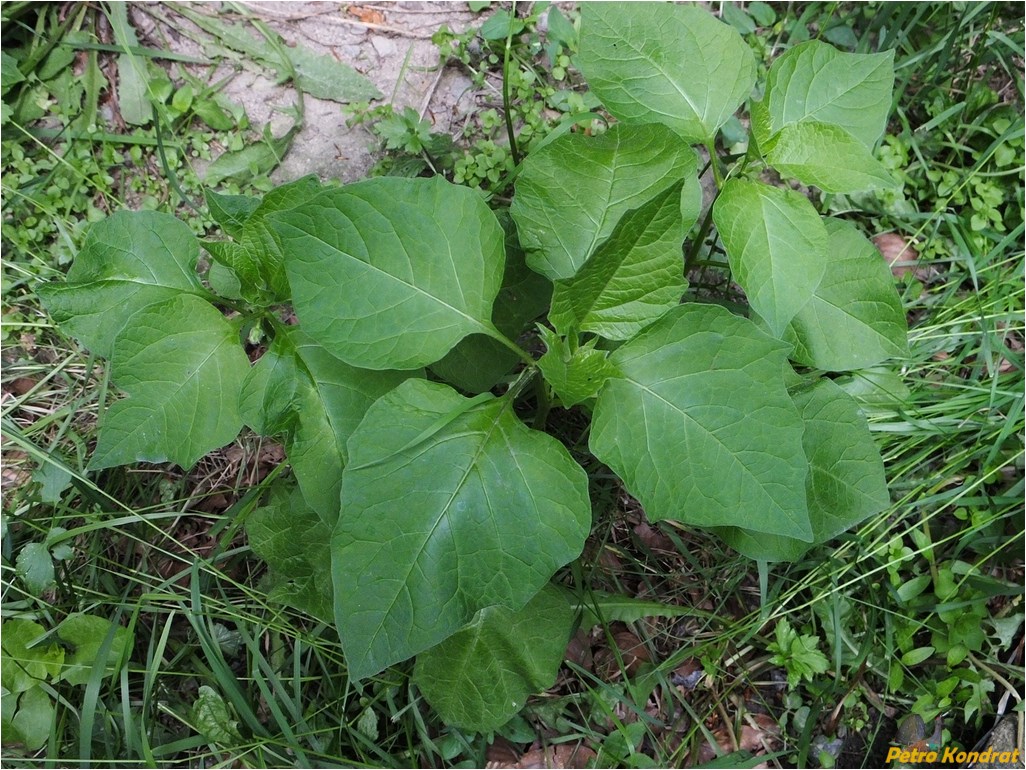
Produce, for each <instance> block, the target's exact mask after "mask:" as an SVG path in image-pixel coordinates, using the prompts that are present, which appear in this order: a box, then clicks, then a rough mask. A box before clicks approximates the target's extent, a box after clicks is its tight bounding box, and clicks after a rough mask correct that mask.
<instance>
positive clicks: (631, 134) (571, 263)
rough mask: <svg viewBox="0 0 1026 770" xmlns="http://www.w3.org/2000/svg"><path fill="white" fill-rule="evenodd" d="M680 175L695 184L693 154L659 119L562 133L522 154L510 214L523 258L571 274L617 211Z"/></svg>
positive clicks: (545, 270)
mask: <svg viewBox="0 0 1026 770" xmlns="http://www.w3.org/2000/svg"><path fill="white" fill-rule="evenodd" d="M681 179H687V180H688V184H689V186H690V185H692V184H697V179H698V160H697V157H696V156H695V153H694V151H693V150H692V149H691V148H690V147H688V146H687V145H685V144H684V143H683V142H682V141H681V140H680V137H678V136H676V135H675V134H674V133H673V132H672V131H670V130H669V129H667V128H664V127H663V126H660V125H657V124H650V125H643V126H625V125H616V126H613V127H612V128H610V129H609V130H608V131H606V132H605V133H603V134H599V135H598V136H585V135H584V134H564V135H563V136H561V137H559V138H558V139H556V140H555V141H553V142H551V143H550V144H548V145H546V146H545V147H544V148H542V149H541V150H539V151H538V152H533V153H531V154H530V155H528V156H527V158H526V159H525V160H524V165H523V170H522V171H521V173H520V175H519V176H518V177H517V181H516V185H515V186H516V194H515V195H514V197H513V204H512V206H511V207H510V214H511V215H512V217H513V219H514V221H515V222H516V223H517V231H518V232H519V234H520V243H521V244H522V245H523V247H524V250H525V251H526V252H527V264H528V265H530V266H531V268H532V269H534V270H536V271H537V272H539V273H541V274H542V275H544V276H546V277H548V278H550V279H552V280H557V279H561V278H562V279H565V278H572V277H573V276H574V275H575V274H576V273H577V271H578V270H579V269H580V268H581V265H583V264H584V263H585V262H586V261H587V259H588V257H590V256H591V254H592V253H593V252H594V251H595V248H596V247H597V246H598V245H599V244H600V243H602V242H603V241H604V240H606V238H608V237H609V236H610V235H611V234H612V232H613V229H614V228H615V227H616V224H617V222H619V221H620V218H621V217H622V216H623V215H624V214H626V213H627V212H628V211H630V210H631V209H636V208H639V207H641V206H642V205H643V204H645V203H646V202H647V201H649V200H650V199H651V198H653V197H655V196H656V195H658V194H659V193H660V192H661V191H663V190H665V189H666V188H667V187H669V186H670V185H672V184H674V183H675V182H677V181H679V180H681ZM692 180H694V181H692ZM689 226H690V225H689Z"/></svg>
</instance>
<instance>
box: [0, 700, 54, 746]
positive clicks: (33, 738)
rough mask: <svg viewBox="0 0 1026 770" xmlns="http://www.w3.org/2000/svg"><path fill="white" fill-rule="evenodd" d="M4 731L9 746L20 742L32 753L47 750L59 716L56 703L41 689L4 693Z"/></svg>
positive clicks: (1, 722)
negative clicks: (47, 744) (42, 749)
mask: <svg viewBox="0 0 1026 770" xmlns="http://www.w3.org/2000/svg"><path fill="white" fill-rule="evenodd" d="M2 698H3V701H2V705H0V711H2V718H0V732H2V733H3V740H4V745H5V746H10V745H12V744H16V743H20V744H22V745H24V746H25V748H26V749H29V750H30V751H36V750H37V749H40V748H42V747H43V744H45V743H46V741H47V739H48V738H49V737H50V730H51V729H52V728H53V726H54V720H55V718H56V713H55V711H54V707H53V701H52V700H50V696H49V695H47V694H46V691H45V690H43V688H41V687H33V688H31V689H29V690H26V691H25V692H22V693H18V694H15V693H10V692H4V693H3V696H2Z"/></svg>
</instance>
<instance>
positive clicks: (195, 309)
mask: <svg viewBox="0 0 1026 770" xmlns="http://www.w3.org/2000/svg"><path fill="white" fill-rule="evenodd" d="M248 371H249V360H248V359H247V358H246V354H245V352H243V350H242V346H241V345H239V333H238V330H237V329H236V328H235V327H234V326H232V325H231V324H230V323H228V321H227V320H226V319H225V317H224V316H223V315H221V313H220V312H219V311H218V310H217V309H215V308H214V307H213V306H212V305H210V304H208V303H207V302H205V301H204V300H202V299H199V298H198V297H194V296H191V295H188V294H184V295H182V296H179V297H177V298H175V299H170V300H166V301H164V302H160V303H157V304H154V305H149V306H147V307H145V308H143V309H142V310H140V311H138V312H137V313H136V314H135V315H133V316H132V321H131V324H130V325H129V326H128V327H126V328H125V329H124V330H123V331H122V332H121V333H120V334H119V335H118V336H117V338H116V339H115V340H114V350H113V354H112V357H111V376H112V379H113V380H114V382H115V383H117V384H118V385H119V387H121V388H122V389H123V390H124V391H125V393H126V394H127V397H126V398H123V399H121V400H119V401H116V402H115V403H114V404H112V405H111V406H110V407H109V408H108V409H107V412H106V413H105V414H104V415H103V417H102V418H101V420H100V431H99V433H100V439H99V443H98V444H97V446H96V451H95V452H94V453H93V457H92V460H90V462H89V468H90V469H91V470H98V469H100V468H110V467H111V466H114V465H123V464H125V463H132V462H151V463H160V462H167V461H171V462H175V463H178V464H179V465H180V466H182V467H183V468H191V467H192V465H193V463H195V462H196V461H197V460H198V459H199V458H201V457H202V456H203V455H205V454H206V453H207V452H209V451H210V450H212V449H216V448H217V447H220V446H224V445H225V444H227V443H228V442H229V441H231V440H232V439H233V438H235V436H236V434H238V432H239V430H240V429H241V428H242V417H241V416H240V415H239V389H240V387H241V385H242V380H243V378H244V377H245V376H246V373H247V372H248Z"/></svg>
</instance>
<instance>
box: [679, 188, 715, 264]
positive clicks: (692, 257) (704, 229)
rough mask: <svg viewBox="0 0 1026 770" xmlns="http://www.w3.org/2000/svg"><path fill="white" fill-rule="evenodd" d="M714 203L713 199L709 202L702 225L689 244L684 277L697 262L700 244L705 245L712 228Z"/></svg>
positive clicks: (700, 248)
mask: <svg viewBox="0 0 1026 770" xmlns="http://www.w3.org/2000/svg"><path fill="white" fill-rule="evenodd" d="M714 203H716V198H713V199H712V201H710V203H709V209H708V211H706V212H705V217H704V218H703V219H702V225H701V226H700V227H699V228H698V235H696V236H695V239H694V240H693V241H692V242H691V248H690V249H689V250H688V254H687V256H686V257H685V258H684V275H685V276H686V275H687V273H688V271H689V270H691V268H693V267H694V266H695V263H696V262H697V261H698V256H699V253H700V252H701V251H702V244H704V243H705V239H706V237H708V235H709V229H710V228H711V227H712V210H713V204H714Z"/></svg>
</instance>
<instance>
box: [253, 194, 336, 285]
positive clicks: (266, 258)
mask: <svg viewBox="0 0 1026 770" xmlns="http://www.w3.org/2000/svg"><path fill="white" fill-rule="evenodd" d="M321 189H322V188H321V184H320V182H319V181H318V180H317V177H315V176H313V175H312V174H311V175H309V176H304V177H301V178H299V179H297V180H296V181H294V182H290V183H289V184H286V185H282V186H281V187H276V188H274V189H273V190H271V191H270V192H268V193H267V194H266V195H264V197H263V200H261V201H260V205H259V206H258V207H257V208H256V210H255V211H253V213H252V214H250V215H249V217H247V219H246V223H245V225H243V228H242V234H241V236H240V238H239V243H240V244H241V245H242V247H243V248H244V249H245V250H246V252H247V253H248V254H249V258H250V259H251V260H252V262H253V264H254V266H255V270H256V273H257V275H259V276H260V278H259V282H258V283H256V284H255V286H254V288H257V289H260V290H264V291H266V292H268V294H269V295H270V300H271V301H278V302H282V301H285V300H287V299H289V298H290V297H291V294H290V290H289V282H288V277H287V276H286V274H285V256H284V254H283V253H282V250H281V246H280V245H279V244H278V241H277V239H276V237H275V235H274V231H273V230H272V228H271V227H270V225H269V224H268V221H267V218H268V216H270V215H271V214H275V213H278V212H282V211H288V210H289V209H293V208H295V207H296V206H299V205H301V204H303V203H306V202H307V201H309V200H310V199H311V198H313V197H314V196H315V195H317V193H319V192H320V191H321Z"/></svg>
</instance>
